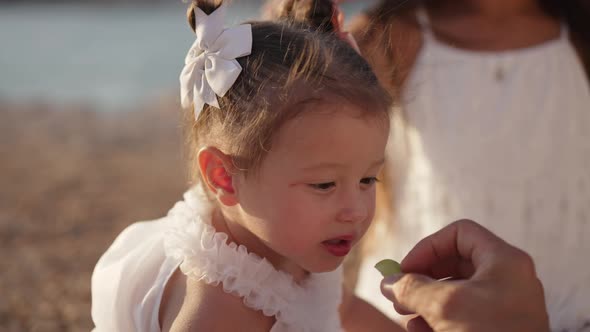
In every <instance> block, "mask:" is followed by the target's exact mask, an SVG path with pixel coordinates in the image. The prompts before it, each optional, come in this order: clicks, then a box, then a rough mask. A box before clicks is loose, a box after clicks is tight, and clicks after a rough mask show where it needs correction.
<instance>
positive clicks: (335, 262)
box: [305, 257, 344, 273]
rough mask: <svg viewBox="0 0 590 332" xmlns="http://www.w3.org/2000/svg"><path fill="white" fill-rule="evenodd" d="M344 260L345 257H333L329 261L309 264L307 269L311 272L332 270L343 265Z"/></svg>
mask: <svg viewBox="0 0 590 332" xmlns="http://www.w3.org/2000/svg"><path fill="white" fill-rule="evenodd" d="M342 261H344V257H342V258H332V259H330V260H329V261H323V262H318V264H317V265H314V266H309V267H307V268H306V269H305V270H306V271H308V272H310V273H326V272H332V271H334V270H336V269H337V268H339V267H340V265H342Z"/></svg>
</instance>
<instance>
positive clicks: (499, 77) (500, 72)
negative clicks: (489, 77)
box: [495, 67, 504, 82]
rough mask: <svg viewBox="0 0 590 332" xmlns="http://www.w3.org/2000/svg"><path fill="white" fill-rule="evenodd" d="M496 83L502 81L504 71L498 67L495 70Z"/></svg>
mask: <svg viewBox="0 0 590 332" xmlns="http://www.w3.org/2000/svg"><path fill="white" fill-rule="evenodd" d="M495 77H496V81H498V82H500V81H503V80H504V69H502V67H498V68H496V74H495Z"/></svg>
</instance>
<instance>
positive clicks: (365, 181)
mask: <svg viewBox="0 0 590 332" xmlns="http://www.w3.org/2000/svg"><path fill="white" fill-rule="evenodd" d="M375 182H379V179H377V178H376V177H370V178H364V179H362V180H361V183H362V184H369V185H370V184H373V183H375Z"/></svg>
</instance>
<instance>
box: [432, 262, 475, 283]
mask: <svg viewBox="0 0 590 332" xmlns="http://www.w3.org/2000/svg"><path fill="white" fill-rule="evenodd" d="M474 272H475V268H474V267H473V263H472V262H471V261H469V260H465V259H462V258H458V257H451V258H448V259H443V260H441V261H439V262H437V263H435V264H433V265H432V266H431V267H430V270H429V271H428V272H427V273H424V274H426V275H428V276H429V277H431V278H434V279H444V278H453V279H469V278H471V276H473V274H474Z"/></svg>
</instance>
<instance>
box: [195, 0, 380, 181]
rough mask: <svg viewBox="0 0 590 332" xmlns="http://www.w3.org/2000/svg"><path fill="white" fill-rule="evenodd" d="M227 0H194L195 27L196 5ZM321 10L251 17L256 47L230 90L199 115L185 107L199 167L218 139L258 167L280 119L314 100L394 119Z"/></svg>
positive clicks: (241, 165) (238, 159) (240, 161)
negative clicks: (202, 152)
mask: <svg viewBox="0 0 590 332" xmlns="http://www.w3.org/2000/svg"><path fill="white" fill-rule="evenodd" d="M221 2H222V1H212V0H209V1H208V0H193V2H192V3H191V4H190V6H189V9H188V21H189V24H190V26H191V27H192V29H193V30H194V29H195V16H194V12H193V10H194V8H195V7H198V8H200V9H201V10H203V11H204V12H205V13H206V14H210V13H212V12H213V11H214V10H215V9H217V8H218V7H219V6H220V5H221ZM316 2H318V3H319V1H316ZM323 2H328V3H331V1H329V0H327V1H323ZM310 8H311V7H310ZM322 8H324V7H322ZM331 14H332V12H331V11H327V12H325V15H331ZM325 15H324V16H325ZM320 16H322V15H317V17H316V18H317V20H316V19H313V20H304V21H300V20H295V19H292V17H290V16H289V15H285V16H283V17H281V20H280V21H277V22H271V21H266V22H247V23H249V24H251V26H252V53H251V54H250V55H248V56H245V57H242V58H238V59H237V61H238V62H239V63H240V65H241V66H242V72H241V74H240V76H239V77H238V79H237V81H236V82H235V84H234V85H233V86H232V87H231V89H230V90H229V91H228V93H227V94H226V95H225V96H224V97H219V98H218V100H219V106H220V108H219V109H218V108H215V107H212V106H209V105H205V107H204V108H203V110H202V112H201V113H200V115H199V117H198V119H197V120H196V121H195V119H194V115H193V112H192V110H190V111H189V110H187V112H186V123H187V124H188V127H189V130H188V132H189V135H188V138H189V151H190V156H191V160H192V165H195V164H196V162H194V159H195V157H196V153H197V152H198V149H199V148H200V147H202V146H204V145H206V144H207V145H209V144H211V145H214V146H216V147H218V148H220V149H221V150H222V151H223V152H224V153H226V154H229V155H230V156H232V159H233V162H234V166H235V167H236V169H238V170H243V171H245V172H249V171H255V170H256V168H257V166H259V165H260V163H261V162H262V160H263V159H264V157H265V155H266V153H267V152H268V151H269V150H270V149H271V141H272V138H273V136H274V134H275V133H276V132H277V131H278V130H279V129H280V127H281V125H282V124H283V123H284V122H285V121H287V120H288V119H291V118H293V117H296V116H297V115H299V114H301V113H302V112H307V111H310V110H311V109H312V108H313V107H309V106H310V104H311V105H314V104H315V105H318V104H317V103H320V104H319V105H321V103H322V102H325V103H329V102H332V101H338V100H341V101H344V102H348V103H352V104H355V105H357V106H359V109H360V110H362V112H363V114H362V115H363V116H374V117H377V118H381V119H382V123H383V124H384V125H388V123H389V121H388V120H389V116H388V112H389V111H388V109H389V104H390V97H389V96H388V93H387V92H386V91H385V90H384V89H382V88H381V87H380V85H379V83H378V81H377V78H376V77H375V75H374V74H373V72H372V71H371V68H370V66H369V64H368V63H367V62H366V61H365V60H364V59H363V58H362V57H361V56H360V55H359V54H357V53H356V51H354V50H353V49H352V48H351V47H350V46H349V45H348V44H347V43H346V42H344V41H341V40H339V39H338V38H337V37H336V36H335V35H334V34H332V33H330V32H329V31H330V30H329V27H328V26H327V25H326V24H325V23H324V22H327V21H328V20H327V19H320ZM314 17H315V16H314ZM318 23H319V25H318ZM192 174H193V175H196V174H198V172H194V171H193V172H192ZM193 179H194V180H197V178H195V177H193Z"/></svg>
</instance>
